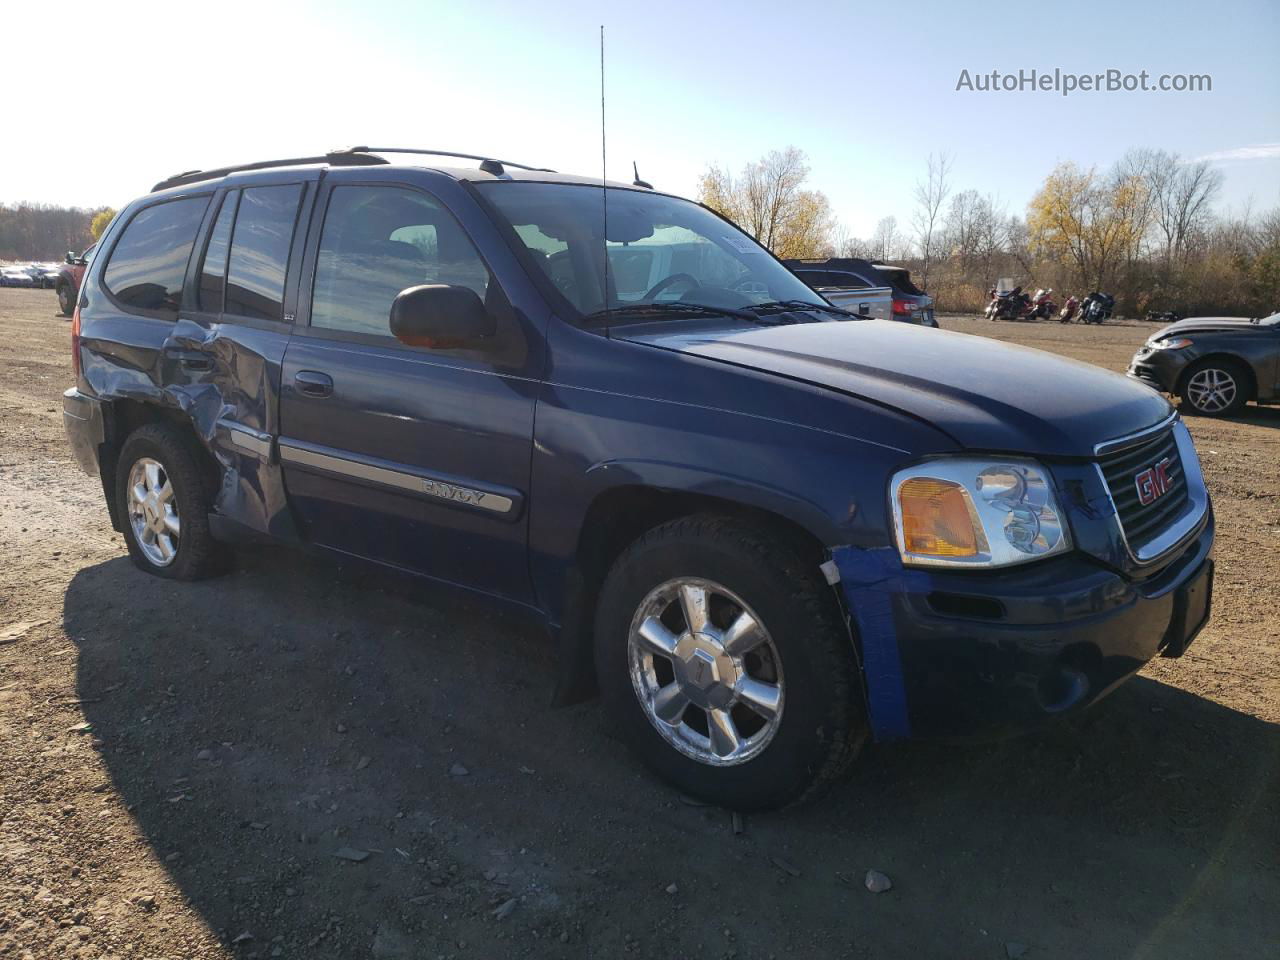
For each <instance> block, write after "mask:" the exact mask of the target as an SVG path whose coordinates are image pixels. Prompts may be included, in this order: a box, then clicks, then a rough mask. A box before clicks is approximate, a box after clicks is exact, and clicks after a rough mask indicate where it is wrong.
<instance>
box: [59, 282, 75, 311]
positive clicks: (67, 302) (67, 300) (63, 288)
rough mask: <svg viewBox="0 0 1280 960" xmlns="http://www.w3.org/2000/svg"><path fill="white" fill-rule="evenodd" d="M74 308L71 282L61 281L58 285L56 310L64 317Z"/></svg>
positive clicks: (73, 293)
mask: <svg viewBox="0 0 1280 960" xmlns="http://www.w3.org/2000/svg"><path fill="white" fill-rule="evenodd" d="M75 309H76V295H75V292H74V291H72V289H71V284H69V283H63V284H59V285H58V310H59V311H60V312H61V313H62V315H63V316H64V317H69V316H71V314H73V313H74V312H75Z"/></svg>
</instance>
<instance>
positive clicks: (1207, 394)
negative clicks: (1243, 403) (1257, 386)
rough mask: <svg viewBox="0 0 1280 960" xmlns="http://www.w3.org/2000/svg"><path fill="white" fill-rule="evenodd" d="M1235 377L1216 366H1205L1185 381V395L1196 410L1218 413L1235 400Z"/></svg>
mask: <svg viewBox="0 0 1280 960" xmlns="http://www.w3.org/2000/svg"><path fill="white" fill-rule="evenodd" d="M1236 389H1237V388H1236V380H1235V377H1233V376H1231V374H1229V373H1227V371H1225V370H1221V369H1219V368H1217V367H1205V368H1204V369H1203V370H1197V371H1196V372H1195V373H1194V374H1192V376H1191V379H1190V380H1188V381H1187V396H1188V397H1189V398H1190V400H1191V403H1192V404H1193V405H1194V406H1195V408H1196V409H1197V410H1203V411H1204V412H1205V413H1220V412H1221V411H1223V410H1225V409H1227V407H1229V406H1231V404H1232V403H1234V402H1235V399H1236Z"/></svg>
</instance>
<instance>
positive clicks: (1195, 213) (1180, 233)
mask: <svg viewBox="0 0 1280 960" xmlns="http://www.w3.org/2000/svg"><path fill="white" fill-rule="evenodd" d="M1170 161H1171V163H1170ZM1222 180H1223V177H1222V171H1221V170H1216V169H1214V168H1213V167H1212V166H1211V165H1210V164H1209V161H1207V160H1195V161H1190V162H1187V163H1180V162H1178V159H1177V157H1176V156H1168V161H1166V167H1165V168H1164V169H1162V170H1161V171H1160V173H1159V176H1158V177H1156V178H1155V179H1153V181H1152V188H1153V191H1154V192H1155V194H1156V202H1155V221H1156V226H1157V228H1158V229H1159V231H1160V236H1161V238H1162V239H1163V241H1164V259H1165V263H1166V264H1170V263H1172V262H1174V261H1177V260H1180V259H1181V258H1182V256H1183V253H1184V248H1185V246H1186V243H1187V239H1188V238H1189V237H1190V236H1191V234H1192V233H1193V232H1194V231H1195V230H1196V229H1197V228H1199V227H1201V226H1203V223H1204V220H1205V219H1206V218H1207V217H1208V216H1209V214H1210V212H1211V208H1212V206H1213V201H1214V199H1215V198H1216V197H1217V195H1218V193H1219V191H1221V189H1222Z"/></svg>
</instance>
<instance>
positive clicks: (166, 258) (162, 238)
mask: <svg viewBox="0 0 1280 960" xmlns="http://www.w3.org/2000/svg"><path fill="white" fill-rule="evenodd" d="M208 206H209V198H208V197H207V196H204V197H184V198H183V199H181V200H168V201H166V202H164V203H157V204H156V205H155V206H152V207H147V208H145V209H143V210H141V211H139V212H138V213H137V214H135V215H134V217H133V219H132V220H130V221H129V225H128V226H126V227H125V228H124V233H123V234H121V236H120V241H119V242H118V243H117V244H116V245H115V249H113V250H112V251H111V259H110V260H109V261H108V262H107V269H106V272H105V273H104V274H103V277H102V282H103V285H104V286H105V287H106V288H107V292H108V293H110V294H111V295H112V296H113V297H115V298H116V300H118V301H119V302H120V303H122V304H124V305H125V307H127V308H129V309H131V310H136V311H139V312H143V313H148V314H151V315H154V316H159V317H163V318H165V319H169V320H174V319H176V318H177V316H178V307H179V306H180V305H181V303H182V281H183V278H184V277H185V276H186V272H187V260H188V259H190V257H191V248H192V246H194V245H195V242H196V231H197V230H198V229H199V227H200V220H201V219H202V218H203V217H204V211H205V208H206V207H208Z"/></svg>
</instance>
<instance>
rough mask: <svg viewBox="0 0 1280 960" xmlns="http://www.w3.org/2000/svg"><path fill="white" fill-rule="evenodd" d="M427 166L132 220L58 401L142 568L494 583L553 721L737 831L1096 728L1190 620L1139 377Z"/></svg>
mask: <svg viewBox="0 0 1280 960" xmlns="http://www.w3.org/2000/svg"><path fill="white" fill-rule="evenodd" d="M428 154H430V152H429V151H392V150H385V149H384V150H370V149H369V148H353V149H351V150H348V151H341V152H335V153H332V154H327V155H324V156H320V157H312V158H302V159H299V160H292V161H279V162H270V163H261V164H254V165H250V166H249V167H246V168H233V169H223V170H213V171H206V172H198V173H189V174H184V175H180V176H177V177H174V178H171V179H170V180H167V181H165V182H163V183H160V184H158V185H157V186H156V188H155V189H154V190H153V192H151V193H149V194H148V195H146V196H143V197H141V198H140V199H138V200H135V201H134V202H133V203H132V204H130V205H129V206H128V207H127V208H126V209H125V210H124V211H122V212H121V214H120V215H119V216H118V217H117V218H116V219H115V221H114V222H113V224H112V225H111V227H110V228H109V229H108V231H107V233H106V234H105V235H104V237H103V239H102V241H101V244H100V246H99V249H98V251H97V255H96V256H95V257H94V258H93V260H92V262H91V264H90V266H89V270H88V273H87V275H86V276H85V280H84V284H83V286H82V288H81V291H80V295H79V297H78V301H77V304H76V313H75V317H74V320H73V324H72V343H73V354H74V362H75V376H76V385H75V387H74V388H72V389H70V390H68V391H67V392H66V395H65V399H64V415H65V421H66V426H67V432H68V436H69V438H70V443H71V447H72V449H73V450H74V452H75V455H76V457H77V459H78V460H79V462H80V463H81V464H82V466H83V467H84V469H85V470H87V471H88V472H89V473H91V474H92V475H94V476H96V477H100V478H101V482H102V487H103V491H104V493H105V495H106V501H107V506H108V509H109V510H110V513H111V518H112V522H113V523H114V525H115V527H116V529H118V530H120V531H121V532H122V533H123V534H124V538H125V540H126V543H127V545H128V549H129V553H130V555H131V556H132V558H133V559H134V561H135V562H136V563H137V565H138V566H139V567H141V568H142V569H143V570H145V571H148V572H150V573H152V574H154V575H157V576H161V577H169V578H174V579H180V580H181V579H192V578H196V577H201V576H206V575H209V574H212V573H215V572H217V571H219V570H221V569H223V567H224V565H225V563H226V562H227V553H228V551H227V545H228V544H229V543H232V542H235V541H253V540H255V539H262V538H270V539H273V540H279V541H292V542H296V543H300V544H309V545H314V546H316V547H320V548H325V549H328V550H331V551H336V552H337V553H340V554H342V555H344V556H355V557H359V558H364V559H366V560H369V561H372V562H374V563H377V564H383V565H385V566H387V567H390V568H395V569H396V570H401V571H408V572H410V573H412V574H417V575H420V576H422V577H426V578H430V579H433V580H435V581H441V582H444V583H447V584H451V585H455V586H456V587H458V588H461V589H466V590H469V591H473V592H475V593H478V594H483V595H486V596H488V597H492V598H494V599H495V600H497V601H501V602H504V603H506V604H509V605H511V606H512V607H513V608H517V609H521V610H524V611H526V612H527V613H528V614H529V615H530V616H532V617H533V618H535V619H536V620H537V621H538V622H540V623H543V624H545V625H546V627H547V628H548V630H549V632H550V633H551V634H552V636H553V637H554V638H555V639H556V642H557V643H558V646H559V651H560V660H561V674H560V680H559V686H558V689H557V691H556V692H555V696H554V700H555V702H557V703H567V702H572V701H575V700H579V699H583V698H585V697H588V696H592V695H594V694H595V693H597V692H598V693H600V694H601V695H602V697H603V700H604V702H605V706H606V708H607V711H608V714H609V716H610V717H611V719H612V721H613V723H614V724H615V726H616V727H617V730H618V731H619V733H620V735H621V737H622V739H624V740H625V741H626V742H628V743H629V744H630V745H631V746H632V747H633V748H634V749H635V751H636V752H637V753H638V755H639V756H640V757H641V758H643V760H644V761H645V762H646V763H648V764H649V765H650V766H651V767H652V768H654V769H655V770H656V771H658V772H659V773H660V774H661V775H663V776H665V777H667V778H668V779H670V780H671V781H673V782H674V783H676V784H677V785H679V787H680V788H681V789H683V790H685V791H687V792H689V793H691V794H694V795H697V796H700V797H703V798H706V799H708V800H710V801H713V802H717V803H721V804H725V805H727V806H730V807H736V808H740V809H753V808H761V807H770V806H777V805H781V804H786V803H789V802H792V801H795V800H797V799H800V798H801V797H803V796H805V795H807V794H809V793H810V792H811V791H812V790H813V789H814V788H815V787H817V786H820V785H822V784H824V783H826V782H829V781H830V780H832V779H833V778H834V777H836V776H837V775H838V774H839V773H840V772H841V770H842V769H843V768H845V767H846V766H847V765H848V764H849V762H850V761H851V760H852V759H853V757H854V756H855V755H856V753H857V752H858V750H859V748H860V747H861V745H862V744H863V743H864V742H865V741H867V740H868V739H876V740H882V741H883V740H893V739H899V738H906V737H914V736H922V737H934V736H940V737H956V736H966V735H988V734H992V733H998V732H1001V731H1007V730H1011V729H1021V728H1025V727H1027V726H1029V725H1032V724H1035V723H1037V722H1040V721H1043V720H1046V719H1048V718H1051V717H1055V716H1059V715H1063V714H1067V713H1071V712H1074V711H1077V710H1079V709H1082V708H1084V707H1086V706H1087V705H1089V704H1091V703H1093V702H1094V701H1096V700H1097V699H1098V698H1100V697H1102V696H1103V695H1105V694H1106V693H1108V692H1109V691H1111V690H1112V689H1113V688H1114V687H1115V686H1116V685H1118V684H1119V683H1120V682H1121V681H1123V680H1124V679H1125V678H1126V677H1128V676H1130V675H1131V674H1133V673H1134V672H1135V671H1137V670H1138V669H1139V668H1141V667H1142V666H1143V664H1145V663H1146V662H1147V661H1148V660H1150V659H1151V658H1152V657H1155V656H1157V655H1161V654H1163V655H1165V656H1177V655H1178V654H1180V653H1181V652H1182V651H1183V650H1184V649H1185V648H1186V646H1187V644H1188V643H1189V642H1190V641H1191V639H1192V638H1193V637H1194V636H1195V635H1196V633H1197V631H1198V630H1199V629H1200V628H1201V626H1202V625H1203V623H1204V622H1205V620H1206V619H1207V617H1208V615H1209V602H1210V589H1211V583H1212V574H1213V564H1212V560H1211V559H1210V557H1211V550H1212V545H1213V513H1212V509H1211V507H1210V503H1209V497H1208V494H1207V492H1206V489H1205V485H1204V481H1203V479H1202V477H1201V473H1200V465H1199V461H1198V459H1197V457H1196V452H1195V449H1194V448H1193V446H1192V443H1191V438H1190V435H1189V434H1188V432H1187V429H1186V427H1185V426H1184V425H1183V424H1182V422H1181V421H1180V420H1179V419H1178V417H1177V415H1176V413H1175V412H1174V411H1173V409H1172V408H1171V407H1170V405H1169V403H1168V402H1167V401H1166V400H1165V399H1164V398H1163V397H1161V396H1160V395H1158V394H1157V393H1155V392H1154V391H1152V390H1149V389H1147V388H1146V387H1145V386H1143V385H1140V384H1136V383H1133V382H1132V381H1130V380H1128V379H1126V378H1125V377H1123V376H1119V375H1116V374H1112V373H1108V372H1106V371H1104V370H1101V369H1099V368H1096V367H1093V366H1088V365H1085V364H1079V363H1074V362H1071V361H1067V360H1063V359H1059V358H1057V357H1054V356H1050V355H1048V354H1045V353H1040V352H1037V351H1034V350H1027V349H1021V348H1017V347H1013V346H1009V345H1005V344H1001V343H998V342H995V341H992V340H988V339H985V338H978V337H969V336H963V335H959V334H954V333H948V332H945V331H937V330H927V329H922V328H920V327H916V326H910V325H904V324H889V323H876V322H867V321H860V320H856V319H850V318H849V316H848V315H847V314H845V313H844V312H842V311H839V310H836V309H835V308H833V307H832V306H831V305H830V304H828V303H826V302H825V301H824V300H823V299H822V297H820V296H819V295H818V294H816V293H814V292H813V291H812V290H810V289H809V288H808V287H806V286H805V285H804V284H803V283H802V282H801V281H800V280H798V279H797V278H796V277H795V276H794V275H793V274H792V273H790V272H789V271H788V270H787V269H786V268H785V267H783V266H782V265H781V264H780V263H779V262H778V261H777V260H775V259H774V258H773V257H772V256H771V255H770V254H769V253H768V251H766V250H764V249H763V248H761V247H760V246H759V245H758V244H756V243H755V241H753V240H752V239H751V238H750V237H749V236H747V235H745V234H744V233H743V232H741V231H740V230H738V229H737V228H736V227H735V226H734V225H733V224H732V223H730V222H728V221H727V220H724V219H722V218H721V217H719V216H717V215H716V214H714V213H713V212H711V211H709V210H707V209H706V208H704V207H701V206H699V205H697V204H694V203H690V202H688V201H686V200H682V199H679V198H677V197H674V196H668V195H664V194H662V193H658V192H655V191H653V190H651V189H646V188H645V187H644V185H627V184H609V185H608V186H607V187H605V186H604V185H603V184H601V183H600V182H599V181H592V180H589V179H585V178H580V177H572V176H562V175H559V174H556V173H552V172H550V171H545V170H534V169H527V168H522V167H519V166H518V165H515V164H511V163H504V162H501V161H496V160H488V159H486V160H483V162H481V163H480V164H479V166H478V168H470V167H465V166H457V167H449V166H444V165H437V164H439V163H440V159H441V158H440V157H439V155H434V154H432V155H428ZM472 159H479V158H472ZM454 162H456V161H454ZM655 277H656V278H657V279H655ZM227 589H228V590H234V589H235V588H234V585H229V586H228V588H227ZM473 679H474V678H473Z"/></svg>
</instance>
